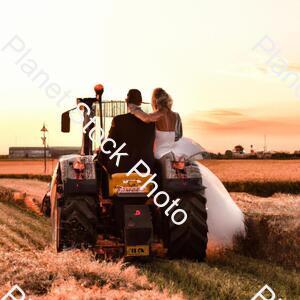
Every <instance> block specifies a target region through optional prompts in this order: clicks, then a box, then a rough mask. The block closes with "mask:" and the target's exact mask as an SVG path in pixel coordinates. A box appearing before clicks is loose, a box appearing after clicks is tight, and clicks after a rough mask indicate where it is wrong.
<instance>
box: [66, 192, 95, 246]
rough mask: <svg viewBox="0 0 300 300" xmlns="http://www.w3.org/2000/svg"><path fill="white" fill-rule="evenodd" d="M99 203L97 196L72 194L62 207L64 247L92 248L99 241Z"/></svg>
mask: <svg viewBox="0 0 300 300" xmlns="http://www.w3.org/2000/svg"><path fill="white" fill-rule="evenodd" d="M98 216H99V203H98V201H97V198H96V197H92V196H72V197H67V198H65V199H64V201H63V206H62V208H61V241H60V244H61V245H63V248H64V249H66V248H90V247H93V246H95V244H96V241H97V235H98V232H97V228H98V220H99V218H98Z"/></svg>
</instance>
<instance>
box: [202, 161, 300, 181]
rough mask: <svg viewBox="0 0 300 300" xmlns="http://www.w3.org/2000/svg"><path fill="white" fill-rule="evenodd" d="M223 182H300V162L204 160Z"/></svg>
mask: <svg viewBox="0 0 300 300" xmlns="http://www.w3.org/2000/svg"><path fill="white" fill-rule="evenodd" d="M201 163H203V164H204V165H205V166H207V167H208V168H209V169H210V170H211V171H212V172H214V173H215V174H216V175H217V176H218V177H219V178H220V179H221V180H222V181H224V182H232V181H269V182H270V181H300V160H298V159H295V160H272V159H270V160H269V159H268V160H249V159H248V160H246V159H234V160H214V159H212V160H202V161H201Z"/></svg>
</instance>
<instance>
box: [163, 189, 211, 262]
mask: <svg viewBox="0 0 300 300" xmlns="http://www.w3.org/2000/svg"><path fill="white" fill-rule="evenodd" d="M176 197H177V198H180V199H181V202H180V204H179V207H180V208H182V209H184V210H185V211H186V213H187V215H188V218H187V220H186V221H185V223H183V224H181V225H176V224H174V223H173V222H172V220H171V219H170V221H169V230H168V256H169V258H171V259H177V258H178V259H182V258H186V259H191V260H197V261H203V260H204V259H205V257H206V248H207V232H208V227H207V211H206V198H205V197H204V196H203V194H202V193H201V192H187V193H182V194H180V195H178V194H177V195H176ZM175 220H176V216H175ZM178 221H179V220H178Z"/></svg>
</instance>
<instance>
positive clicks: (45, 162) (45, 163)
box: [41, 123, 48, 174]
mask: <svg viewBox="0 0 300 300" xmlns="http://www.w3.org/2000/svg"><path fill="white" fill-rule="evenodd" d="M41 131H42V133H43V136H42V137H41V139H42V141H43V145H44V173H45V174H46V172H47V159H46V139H47V138H46V132H48V130H47V128H46V126H45V123H44V124H43V128H42V129H41Z"/></svg>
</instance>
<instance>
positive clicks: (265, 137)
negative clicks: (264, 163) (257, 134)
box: [264, 135, 267, 153]
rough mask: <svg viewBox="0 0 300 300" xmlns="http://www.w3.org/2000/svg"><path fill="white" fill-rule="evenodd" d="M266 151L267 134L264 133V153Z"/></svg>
mask: <svg viewBox="0 0 300 300" xmlns="http://www.w3.org/2000/svg"><path fill="white" fill-rule="evenodd" d="M266 152H267V136H266V135H264V153H266Z"/></svg>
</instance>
